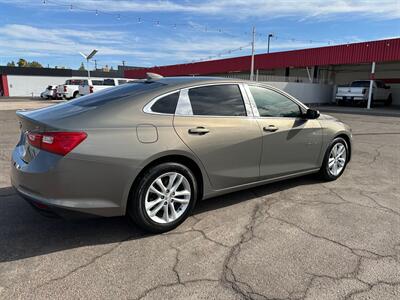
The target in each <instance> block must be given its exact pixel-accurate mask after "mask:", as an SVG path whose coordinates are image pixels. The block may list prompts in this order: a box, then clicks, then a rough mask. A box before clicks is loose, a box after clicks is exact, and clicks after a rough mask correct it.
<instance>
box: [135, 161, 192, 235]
mask: <svg viewBox="0 0 400 300" xmlns="http://www.w3.org/2000/svg"><path fill="white" fill-rule="evenodd" d="M141 177H142V178H141V179H140V181H139V182H138V184H137V185H136V186H135V188H134V191H133V192H132V194H131V199H130V201H129V205H128V209H127V214H128V216H129V217H130V218H131V219H132V221H133V222H134V223H136V224H137V225H138V226H139V227H141V228H143V229H144V230H146V231H150V232H154V233H161V232H165V231H169V230H171V229H174V228H175V227H177V226H178V225H179V224H181V223H182V222H183V221H184V220H185V219H186V218H187V217H188V216H189V215H190V213H191V211H192V210H193V207H194V205H195V203H196V200H197V183H196V179H195V177H194V175H193V173H192V171H191V170H190V169H189V168H187V167H186V166H184V165H181V164H179V163H163V164H160V165H158V166H154V167H152V168H150V169H149V170H147V171H146V172H145V174H143V176H141Z"/></svg>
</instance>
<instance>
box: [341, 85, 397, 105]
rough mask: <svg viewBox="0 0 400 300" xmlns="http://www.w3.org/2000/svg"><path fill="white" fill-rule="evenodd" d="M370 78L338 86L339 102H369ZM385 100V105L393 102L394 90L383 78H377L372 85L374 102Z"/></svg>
mask: <svg viewBox="0 0 400 300" xmlns="http://www.w3.org/2000/svg"><path fill="white" fill-rule="evenodd" d="M370 83H371V81H370V80H357V81H353V82H352V83H351V84H350V86H348V87H338V88H337V92H336V101H337V102H338V104H345V103H351V104H363V105H366V104H367V102H368V95H369V87H370ZM378 101H381V102H384V103H385V105H390V104H392V92H391V91H390V86H387V85H385V83H384V82H383V81H381V80H375V81H374V82H373V87H372V98H371V103H372V104H373V102H378Z"/></svg>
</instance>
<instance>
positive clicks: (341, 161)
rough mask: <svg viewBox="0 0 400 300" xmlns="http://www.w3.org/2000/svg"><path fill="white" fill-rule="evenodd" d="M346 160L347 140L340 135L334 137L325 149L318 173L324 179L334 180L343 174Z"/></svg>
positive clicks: (347, 154)
mask: <svg viewBox="0 0 400 300" xmlns="http://www.w3.org/2000/svg"><path fill="white" fill-rule="evenodd" d="M348 161H349V148H348V145H347V142H346V141H345V140H344V139H343V138H341V137H338V138H335V139H334V140H333V141H332V142H331V144H330V145H329V147H328V149H327V150H326V153H325V157H324V161H323V163H322V166H321V169H320V171H319V174H320V176H321V177H322V178H323V179H324V180H327V181H332V180H336V179H338V178H339V177H340V176H341V175H342V174H343V172H344V170H345V168H346V165H347V162H348Z"/></svg>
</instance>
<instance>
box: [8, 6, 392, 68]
mask: <svg viewBox="0 0 400 300" xmlns="http://www.w3.org/2000/svg"><path fill="white" fill-rule="evenodd" d="M71 5H72V7H71ZM71 8H72V9H71ZM0 16H1V18H0V65H4V64H6V63H7V62H8V61H11V60H15V61H16V60H18V58H20V57H23V58H25V59H28V60H37V61H39V62H41V63H42V64H43V65H45V66H47V65H50V66H51V67H52V66H56V65H57V66H65V67H72V68H77V67H78V66H79V65H80V64H81V62H82V58H81V56H80V55H79V52H80V51H81V52H85V53H87V52H90V51H91V50H92V49H94V48H96V49H98V50H99V53H98V54H97V55H96V59H97V61H98V66H104V65H108V66H114V67H116V66H117V65H118V64H122V61H123V60H124V61H125V62H126V64H127V65H136V66H154V65H165V64H175V63H188V62H191V61H198V60H207V59H210V58H211V59H218V58H225V57H231V56H241V55H248V54H249V53H250V47H249V43H250V42H251V28H252V26H253V25H254V26H255V27H256V32H257V35H256V52H257V53H263V52H266V48H267V35H268V33H273V34H274V38H272V40H271V52H273V51H282V50H291V49H300V48H310V47H319V46H326V45H329V44H330V45H333V44H342V43H351V42H359V41H366V40H375V39H384V38H392V37H399V36H400V0H393V1H388V0H382V1H366V0H364V1H361V0H353V1H331V0H322V1H319V0H306V1H295V0H283V1H270V0H264V1H261V0H204V1H193V0H181V1H172V0H170V1H162V0H159V1H142V0H114V1H112V0H80V1H76V0H70V1H67V0H29V1H28V0H0ZM232 50H234V51H232Z"/></svg>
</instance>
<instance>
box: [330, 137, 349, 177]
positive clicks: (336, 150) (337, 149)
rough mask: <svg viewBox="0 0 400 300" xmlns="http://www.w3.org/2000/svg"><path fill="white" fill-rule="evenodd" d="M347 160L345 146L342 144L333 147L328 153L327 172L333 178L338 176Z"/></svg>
mask: <svg viewBox="0 0 400 300" xmlns="http://www.w3.org/2000/svg"><path fill="white" fill-rule="evenodd" d="M346 158H347V150H346V146H345V145H344V144H343V143H340V142H339V143H336V144H335V145H333V147H332V149H331V152H330V153H329V160H328V170H329V173H330V174H331V175H333V176H338V175H339V174H340V172H342V170H343V169H344V167H345V164H346Z"/></svg>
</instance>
